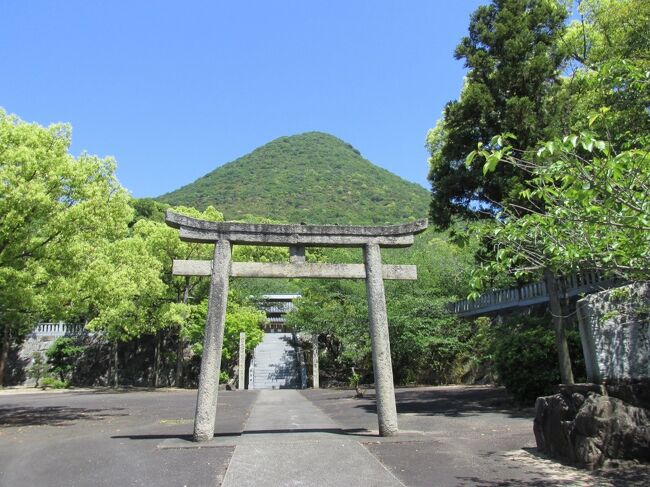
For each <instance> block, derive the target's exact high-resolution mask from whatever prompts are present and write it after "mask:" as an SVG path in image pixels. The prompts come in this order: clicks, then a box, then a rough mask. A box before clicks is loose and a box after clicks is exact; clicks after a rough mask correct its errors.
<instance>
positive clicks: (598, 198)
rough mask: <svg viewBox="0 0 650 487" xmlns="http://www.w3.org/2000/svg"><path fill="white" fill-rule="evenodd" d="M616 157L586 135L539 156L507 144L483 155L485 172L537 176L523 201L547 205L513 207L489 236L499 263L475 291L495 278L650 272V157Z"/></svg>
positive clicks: (634, 153) (488, 266)
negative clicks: (516, 170) (507, 168)
mask: <svg viewBox="0 0 650 487" xmlns="http://www.w3.org/2000/svg"><path fill="white" fill-rule="evenodd" d="M604 118H607V115H606V114H605V115H604ZM637 144H638V147H635V148H630V149H628V150H624V151H621V152H618V153H617V152H615V151H614V150H613V149H612V147H611V145H610V144H609V143H608V142H607V141H605V140H600V139H598V138H597V137H596V135H595V134H593V133H590V132H582V133H580V134H576V135H572V136H566V137H564V138H562V139H560V140H554V141H549V142H547V143H545V144H544V145H543V146H542V147H540V149H539V150H538V151H537V153H536V154H534V155H533V154H526V153H524V154H522V153H519V152H517V151H514V150H513V149H512V148H511V147H510V146H507V145H506V146H505V147H503V148H501V149H500V150H498V151H496V152H492V151H488V150H480V151H479V152H478V154H480V155H481V156H483V157H484V158H485V161H486V162H485V164H484V165H483V170H485V171H486V172H488V171H490V170H492V168H493V167H495V166H497V165H498V164H511V165H516V166H517V167H520V168H521V169H522V170H526V171H528V172H529V173H530V174H531V178H530V180H529V183H528V188H527V189H526V190H524V192H523V193H522V196H523V197H525V198H528V199H529V200H531V201H540V202H542V205H541V206H537V207H535V206H533V207H532V209H531V210H530V211H529V212H528V213H526V214H525V215H519V214H518V213H514V212H510V211H508V210H509V208H508V207H506V208H505V210H504V213H503V214H502V216H501V218H500V219H499V220H498V222H499V223H498V225H497V226H496V228H495V229H493V230H490V231H489V235H490V238H491V239H492V242H493V245H494V246H495V247H496V248H497V252H496V255H495V259H494V260H493V261H488V262H486V263H485V265H484V266H483V267H482V268H481V269H480V270H479V271H478V272H477V275H476V280H475V282H474V284H475V286H477V287H480V285H481V283H483V282H485V281H486V280H489V278H490V276H492V275H494V274H495V273H503V272H514V273H518V274H523V273H530V272H535V271H539V270H541V269H552V270H554V271H555V272H557V273H565V272H570V271H572V270H584V269H593V270H601V271H605V272H608V273H610V274H613V275H618V276H621V277H623V278H625V279H638V278H641V279H645V278H647V277H648V275H650V200H649V198H650V152H649V148H650V147H649V146H648V142H647V141H646V140H645V138H641V139H639V140H638V142H637Z"/></svg>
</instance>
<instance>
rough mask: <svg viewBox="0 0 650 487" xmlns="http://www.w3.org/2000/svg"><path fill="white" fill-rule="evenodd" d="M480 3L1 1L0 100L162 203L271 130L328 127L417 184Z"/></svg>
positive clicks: (458, 76) (457, 80)
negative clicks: (458, 51) (105, 159)
mask: <svg viewBox="0 0 650 487" xmlns="http://www.w3.org/2000/svg"><path fill="white" fill-rule="evenodd" d="M481 3H486V2H485V1H478V0H462V1H456V2H443V1H432V0H418V1H402V2H398V1H380V0H377V1H365V0H364V1H361V0H359V1H351V0H346V1H339V0H336V1H332V0H322V1H315V0H313V1H306V0H293V1H281V0H275V1H268V0H258V1H255V2H252V1H230V2H225V1H173V2H172V1H153V0H151V1H135V0H132V1H117V0H112V1H99V0H98V1H88V0H83V1H71V0H66V1H62V2H53V1H34V0H30V1H9V0H4V1H1V2H0V25H2V28H1V29H0V107H3V108H4V109H5V110H6V111H8V112H10V113H15V114H17V115H18V116H20V117H21V118H22V119H24V120H27V121H30V122H38V123H40V124H43V125H48V124H50V123H52V122H59V121H62V122H69V123H71V124H72V126H73V146H72V152H73V153H75V154H78V153H80V152H81V151H83V150H86V151H87V152H89V153H92V154H97V155H100V156H106V155H111V156H114V157H115V158H116V159H117V163H118V170H117V173H118V177H119V179H120V181H121V182H122V184H123V185H124V186H126V187H127V188H128V189H129V190H130V191H131V193H132V194H133V195H134V196H137V197H144V196H157V195H160V194H162V193H165V192H167V191H171V190H173V189H176V188H178V187H180V186H181V185H183V184H187V183H189V182H191V181H193V180H194V179H196V178H197V177H199V176H202V175H203V174H205V173H207V172H209V171H211V170H212V169H214V168H216V167H217V166H219V165H221V164H224V163H226V162H229V161H231V160H233V159H235V158H237V157H239V156H241V155H244V154H246V153H248V152H250V151H251V150H253V149H255V148H256V147H258V146H260V145H262V144H264V143H266V142H268V141H270V140H272V139H274V138H276V137H279V136H282V135H291V134H296V133H301V132H306V131H311V130H319V131H323V132H329V133H331V134H333V135H336V136H337V137H340V138H342V139H344V140H345V141H347V142H349V143H351V144H352V145H354V146H355V147H356V148H357V149H359V150H360V151H361V153H362V154H363V156H364V157H366V158H367V159H369V160H370V161H372V162H374V163H375V164H378V165H379V166H382V167H384V168H386V169H388V170H390V171H392V172H394V173H396V174H398V175H400V176H402V177H403V178H405V179H408V180H410V181H415V182H418V183H420V184H422V185H423V186H425V187H427V188H428V184H427V181H426V173H427V153H426V151H425V149H424V138H425V134H426V132H427V130H428V129H429V128H430V127H432V126H433V125H434V124H435V122H436V120H437V119H438V118H439V116H440V114H441V111H442V108H443V106H444V104H445V103H446V102H447V101H449V100H451V99H455V98H456V97H457V96H458V92H459V90H460V87H461V85H462V80H463V73H464V70H463V64H462V62H460V61H456V60H454V58H453V51H454V47H455V45H456V44H457V43H458V41H459V40H460V38H461V37H462V36H463V35H465V34H466V32H467V26H468V23H469V15H470V13H471V12H472V11H473V10H474V9H475V8H476V7H477V6H478V5H479V4H481Z"/></svg>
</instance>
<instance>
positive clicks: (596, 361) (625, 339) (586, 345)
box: [577, 282, 650, 383]
mask: <svg viewBox="0 0 650 487" xmlns="http://www.w3.org/2000/svg"><path fill="white" fill-rule="evenodd" d="M577 309H578V319H579V325H580V337H581V340H582V347H583V351H584V355H585V364H586V366H587V378H588V380H589V381H590V382H596V383H602V382H603V381H605V382H608V381H609V382H617V381H620V380H627V381H638V380H646V379H650V282H638V283H633V284H630V285H627V286H622V287H619V288H616V289H609V290H607V291H602V292H599V293H596V294H592V295H590V296H588V297H586V298H584V299H581V300H580V301H578V305H577Z"/></svg>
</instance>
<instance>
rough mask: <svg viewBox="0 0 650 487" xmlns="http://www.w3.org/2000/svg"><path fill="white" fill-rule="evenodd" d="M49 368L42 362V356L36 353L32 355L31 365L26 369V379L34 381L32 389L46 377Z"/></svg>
mask: <svg viewBox="0 0 650 487" xmlns="http://www.w3.org/2000/svg"><path fill="white" fill-rule="evenodd" d="M49 370H50V367H49V365H47V364H46V363H45V361H44V360H43V355H41V354H40V353H38V352H34V354H33V355H32V365H31V366H30V367H29V369H27V377H29V378H31V379H34V380H35V381H36V383H35V384H34V387H38V383H39V382H40V380H41V379H42V378H44V377H45V376H47V373H48V372H49Z"/></svg>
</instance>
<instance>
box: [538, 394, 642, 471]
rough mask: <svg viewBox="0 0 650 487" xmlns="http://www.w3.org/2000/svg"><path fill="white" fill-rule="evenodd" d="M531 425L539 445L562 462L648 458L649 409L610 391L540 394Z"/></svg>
mask: <svg viewBox="0 0 650 487" xmlns="http://www.w3.org/2000/svg"><path fill="white" fill-rule="evenodd" d="M533 429H534V432H535V439H536V441H537V448H538V449H539V450H541V451H542V452H544V453H546V454H548V455H549V456H551V457H554V458H557V459H560V460H563V461H567V462H571V463H576V464H580V465H583V466H587V467H596V466H600V465H602V464H603V463H605V462H606V461H607V460H640V461H650V410H648V409H645V408H641V407H636V406H633V405H631V404H628V403H626V402H624V401H622V400H621V399H618V398H615V397H611V396H608V395H604V394H599V393H597V392H593V391H588V392H586V393H583V392H582V391H581V392H575V391H571V390H564V391H562V392H560V393H559V394H555V395H553V396H546V397H540V398H538V399H537V402H536V404H535V422H534V427H533Z"/></svg>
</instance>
